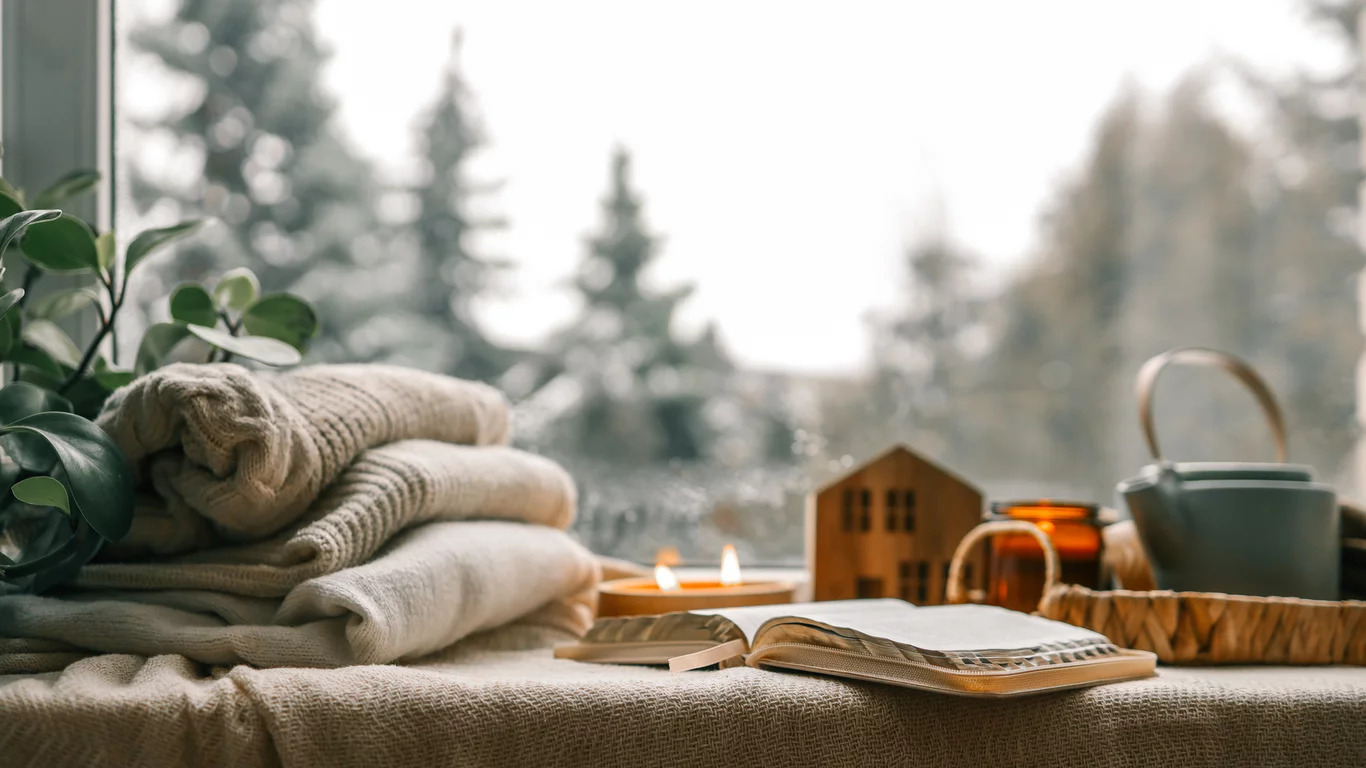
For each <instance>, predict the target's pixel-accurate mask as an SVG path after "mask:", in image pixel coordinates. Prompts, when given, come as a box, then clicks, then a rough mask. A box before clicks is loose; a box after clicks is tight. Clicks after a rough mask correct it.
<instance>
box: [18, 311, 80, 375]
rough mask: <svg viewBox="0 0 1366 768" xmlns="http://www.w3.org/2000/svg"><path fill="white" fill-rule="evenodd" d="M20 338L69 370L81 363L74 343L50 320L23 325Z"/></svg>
mask: <svg viewBox="0 0 1366 768" xmlns="http://www.w3.org/2000/svg"><path fill="white" fill-rule="evenodd" d="M20 338H22V339H23V340H24V341H27V342H28V343H30V344H32V345H33V346H35V347H37V348H38V349H41V350H42V351H44V352H46V353H47V354H48V355H49V356H50V357H51V358H52V359H53V360H56V361H57V362H59V363H61V364H62V365H65V366H67V367H70V368H75V367H76V366H78V365H80V362H81V350H80V348H79V347H77V346H76V342H74V341H72V340H71V337H70V336H67V335H66V331H63V330H62V329H61V328H58V327H57V324H56V323H54V322H52V321H51V320H30V321H29V322H27V323H25V324H24V330H23V332H22V333H21V334H20Z"/></svg>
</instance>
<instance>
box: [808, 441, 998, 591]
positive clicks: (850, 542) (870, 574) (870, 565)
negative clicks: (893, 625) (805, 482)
mask: <svg viewBox="0 0 1366 768" xmlns="http://www.w3.org/2000/svg"><path fill="white" fill-rule="evenodd" d="M982 510H983V507H982V493H981V491H979V490H977V489H976V488H975V487H973V486H972V485H971V484H970V483H968V482H966V481H965V480H963V479H962V478H960V477H958V476H957V475H955V474H953V473H952V472H949V471H948V470H946V469H944V468H943V467H940V466H939V465H937V464H935V463H933V462H931V461H929V460H928V459H925V458H924V457H922V456H920V455H918V454H916V453H915V452H914V451H912V450H911V449H910V448H908V447H906V446H904V445H896V446H893V447H891V448H889V449H888V450H886V451H884V452H883V453H881V454H880V455H878V456H876V457H874V458H873V459H871V460H869V461H868V462H866V463H864V464H863V465H862V466H859V467H855V468H854V469H852V470H850V471H849V473H848V474H846V475H844V476H843V477H840V478H838V479H835V480H833V481H831V482H829V483H827V484H826V485H824V486H822V487H821V488H818V489H816V490H815V491H813V492H812V493H811V494H810V495H809V496H808V497H807V501H806V557H807V567H808V569H809V571H810V574H811V593H812V599H814V600H849V599H853V598H869V597H899V598H901V599H903V600H907V601H909V602H912V603H915V604H917V605H938V604H941V603H943V602H944V589H945V586H946V584H947V582H948V572H949V561H950V560H951V559H952V558H953V551H954V548H955V547H957V546H958V542H959V541H961V540H962V538H963V537H964V536H966V535H967V533H968V531H970V530H972V528H973V527H974V526H976V525H977V524H978V523H980V522H981V521H982ZM980 549H981V548H979V550H978V551H977V552H975V553H974V555H973V557H972V559H970V560H969V561H968V562H967V563H966V564H965V566H964V569H963V574H964V581H965V582H966V583H965V586H966V587H967V589H968V590H974V589H979V588H980V587H981V584H982V580H983V578H984V574H985V570H986V569H985V566H984V561H985V559H984V557H983V555H982V553H981V551H980Z"/></svg>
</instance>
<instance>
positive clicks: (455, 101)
mask: <svg viewBox="0 0 1366 768" xmlns="http://www.w3.org/2000/svg"><path fill="white" fill-rule="evenodd" d="M459 56H460V35H459V33H458V32H457V34H456V37H455V40H454V41H453V42H452V45H451V57H450V62H449V63H448V64H447V67H446V73H445V79H444V81H443V83H442V86H441V94H440V96H439V97H438V99H437V101H436V104H435V105H434V107H433V108H432V109H431V110H430V111H428V112H427V114H426V115H425V116H424V117H423V120H422V129H421V130H422V148H421V152H422V153H423V155H424V157H425V160H426V166H425V168H424V174H423V176H424V178H423V180H422V182H421V183H420V184H419V185H417V186H416V187H415V188H414V189H413V192H414V194H415V195H416V197H417V204H418V212H417V218H416V220H414V221H413V223H412V229H413V230H414V231H415V235H416V240H417V269H416V270H415V273H414V277H415V280H414V284H413V289H412V293H411V294H410V296H411V300H410V301H409V302H407V303H406V308H407V310H408V311H412V312H415V313H417V314H418V315H420V316H422V317H423V318H424V319H426V320H427V321H428V322H429V323H430V325H431V332H430V333H429V334H428V335H427V338H424V339H423V340H422V343H423V344H428V345H448V346H449V347H450V350H449V354H448V356H447V358H446V359H447V362H446V365H445V366H444V367H445V371H444V372H445V373H449V374H452V375H455V376H461V377H464V378H468V379H476V380H482V381H488V380H492V379H494V378H495V377H497V376H499V375H500V374H502V373H503V372H504V371H505V370H507V368H508V366H510V365H511V364H512V363H513V362H514V354H515V353H513V352H511V351H509V350H506V349H503V348H501V347H500V346H499V345H497V344H495V343H493V342H492V341H490V340H489V339H488V337H486V336H485V335H484V333H483V331H482V330H481V328H480V327H479V323H478V321H477V320H476V318H475V316H474V306H473V304H474V299H475V298H476V297H477V296H478V295H480V294H481V293H483V292H484V291H486V290H487V289H488V288H489V287H490V284H491V282H492V281H493V279H494V278H495V277H496V275H497V273H498V272H499V271H502V270H504V269H506V268H507V267H508V264H507V263H506V262H501V261H496V260H493V259H490V258H488V257H484V256H480V255H478V254H476V253H475V250H474V245H475V244H474V243H473V242H472V240H473V239H474V237H475V236H477V235H478V234H479V233H480V232H481V231H483V230H488V229H494V228H499V227H502V226H504V222H503V221H502V220H499V219H480V218H478V217H476V216H475V214H474V213H473V212H472V211H471V210H470V209H471V202H472V200H471V199H472V198H473V197H475V196H476V195H477V194H479V193H480V192H484V191H486V190H485V189H481V188H479V187H477V186H476V185H475V184H474V182H472V181H471V180H470V179H469V178H468V170H467V166H468V163H469V160H470V158H471V156H472V155H473V154H474V153H475V152H477V151H478V149H479V148H480V146H481V145H482V144H483V142H484V137H483V132H482V130H481V129H480V127H479V125H478V122H477V120H476V117H475V115H474V114H473V108H472V105H471V97H470V93H469V90H468V88H467V87H466V85H465V81H464V77H463V75H462V74H461V71H460V62H459Z"/></svg>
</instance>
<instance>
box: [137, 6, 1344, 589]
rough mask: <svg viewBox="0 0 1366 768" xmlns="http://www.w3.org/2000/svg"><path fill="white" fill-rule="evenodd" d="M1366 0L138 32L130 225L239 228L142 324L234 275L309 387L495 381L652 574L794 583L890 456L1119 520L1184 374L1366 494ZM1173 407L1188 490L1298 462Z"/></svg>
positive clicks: (200, 259)
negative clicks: (304, 315)
mask: <svg viewBox="0 0 1366 768" xmlns="http://www.w3.org/2000/svg"><path fill="white" fill-rule="evenodd" d="M1356 7H1357V5H1356V4H1355V3H1327V4H1324V3H1317V4H1310V3H1300V2H1294V1H1293V0H1274V1H1273V0H1267V1H1266V2H1259V3H1247V2H1242V1H1240V0H1222V1H1216V0H1202V1H1195V0H1180V1H1179V2H1178V1H1176V0H1173V1H1171V2H1157V1H1155V0H1142V1H1139V0H1113V1H1112V2H1106V3H1095V2H1086V1H1085V0H1076V1H1072V2H1063V1H1062V0H1039V1H1037V2H1029V3H1018V2H1005V1H1004V0H1003V1H1002V2H988V3H881V2H833V1H832V2H816V3H782V2H746V3H725V4H722V3H706V2H703V3H692V4H656V3H637V2H628V1H625V0H622V1H620V2H606V1H603V0H591V1H586V2H575V3H551V2H545V3H521V2H479V3H434V2H427V1H425V0H389V2H386V3H384V4H383V5H382V10H381V7H380V6H376V5H375V4H373V3H353V2H344V1H343V0H319V2H309V1H308V0H212V2H210V1H209V0H183V1H181V2H177V1H176V0H157V1H155V2H154V1H151V0H149V1H147V2H139V3H122V4H120V5H119V7H118V16H119V17H118V20H117V24H118V43H117V69H116V71H117V77H118V81H117V89H116V94H117V97H116V98H117V103H116V107H117V117H118V135H117V151H118V158H119V169H120V170H119V178H118V186H117V188H118V193H119V200H118V206H117V217H118V218H117V222H118V229H119V231H120V232H134V231H137V230H138V229H140V228H142V227H145V226H152V225H162V224H167V223H170V222H172V221H175V220H177V219H180V218H184V217H189V216H200V215H209V216H213V217H216V218H217V219H218V220H219V223H218V224H217V225H215V226H213V227H211V228H209V229H207V230H205V231H204V233H203V234H202V235H201V236H199V237H198V238H197V239H196V240H195V241H193V243H191V244H187V245H184V246H182V247H179V248H177V249H176V250H175V251H174V252H173V253H171V252H168V253H167V254H165V255H162V256H159V257H158V261H157V263H156V264H155V265H154V268H149V269H146V270H144V271H143V272H142V275H141V277H140V278H139V280H138V282H137V283H136V284H135V286H134V291H135V295H136V297H137V301H138V303H139V307H138V312H137V313H133V314H134V316H133V317H132V318H130V320H129V321H128V325H127V328H126V330H124V331H122V332H123V333H124V334H125V337H126V336H127V335H128V334H133V335H134V337H136V333H137V331H138V327H139V326H141V325H145V324H146V323H148V322H152V321H155V320H158V319H161V318H164V317H165V315H166V312H167V309H166V298H165V297H166V296H167V294H168V293H169V291H170V289H171V288H173V287H174V285H175V284H176V283H177V282H179V281H182V280H189V279H203V278H205V277H206V276H211V275H213V274H216V273H219V272H222V271H224V270H226V269H229V268H232V267H237V266H249V267H250V268H251V269H253V270H254V271H255V272H256V273H257V275H259V277H260V280H261V282H262V284H263V287H264V288H265V289H266V290H268V291H270V290H276V291H278V290H291V291H295V292H297V293H299V294H301V295H303V296H305V297H307V298H309V299H310V300H312V301H313V302H315V303H316V305H317V307H318V310H319V314H320V316H321V318H322V322H323V331H322V333H321V335H320V336H319V338H318V339H317V340H316V343H315V344H314V345H313V347H312V349H311V351H310V353H309V359H310V360H312V361H316V362H326V361H342V360H346V361H360V362H391V363H397V364H403V365H410V366H416V367H420V368H424V369H428V370H433V371H442V372H447V373H451V374H453V375H457V376H464V377H469V378H475V379H480V380H485V381H489V382H492V383H494V384H495V385H497V386H498V387H500V388H501V389H502V390H503V391H505V392H506V393H507V395H508V398H509V400H510V401H511V402H512V403H513V404H514V407H515V424H516V432H517V437H516V440H517V443H518V444H519V445H520V446H522V447H525V448H528V449H531V450H535V451H538V452H541V453H544V454H547V455H550V456H552V457H554V458H555V459H557V460H558V461H560V462H562V463H563V464H564V465H565V466H566V467H568V468H569V470H570V471H571V472H572V473H573V475H574V476H575V478H576V480H577V482H578V483H579V493H580V516H579V520H578V522H577V524H576V532H577V534H578V535H579V536H580V537H581V538H582V539H583V540H584V541H585V542H586V543H588V544H589V545H590V546H592V547H593V548H594V549H595V550H597V551H599V552H603V553H606V554H610V555H615V556H619V557H624V558H630V559H635V560H642V561H648V560H651V559H652V558H654V557H655V556H656V553H657V552H658V551H659V550H660V549H662V548H665V547H674V548H676V549H677V550H678V551H679V553H680V554H681V556H682V557H683V559H684V560H685V561H688V562H704V563H713V562H715V560H716V557H717V555H718V553H719V552H720V548H721V546H722V545H723V544H725V543H734V544H736V545H737V547H738V548H739V550H740V554H741V559H742V560H743V561H745V562H748V563H770V564H784V563H799V562H801V560H802V556H803V552H802V550H803V541H804V536H803V532H802V524H803V509H804V498H805V494H806V493H807V492H808V490H810V489H811V488H812V487H814V486H816V485H818V484H820V483H822V482H824V481H826V480H828V479H830V478H833V477H836V476H838V475H839V474H840V473H841V472H844V471H847V470H848V469H849V468H851V467H853V466H855V465H857V464H858V463H859V462H861V461H862V460H863V459H866V458H869V457H871V456H873V455H875V454H876V453H877V452H879V451H880V450H881V449H882V448H884V447H886V446H888V445H890V444H892V443H894V442H905V443H907V444H908V445H910V446H911V447H912V448H913V449H915V450H916V451H918V452H920V453H922V454H924V455H926V456H929V457H931V458H933V459H934V460H936V461H938V462H940V463H942V464H943V465H945V466H947V467H949V468H951V469H953V470H954V471H955V472H956V473H958V474H960V475H962V476H964V477H966V478H967V479H969V480H970V481H972V482H973V483H975V484H977V485H979V486H980V487H981V488H982V489H983V490H984V492H985V494H986V495H987V497H988V498H993V499H999V498H1005V497H1038V496H1047V497H1054V498H1075V499H1078V500H1091V501H1100V502H1103V503H1107V504H1108V503H1112V502H1113V500H1114V490H1113V489H1114V485H1115V483H1116V482H1117V481H1119V480H1121V479H1123V478H1125V477H1127V476H1129V475H1132V474H1133V473H1134V472H1135V471H1136V470H1137V469H1138V468H1139V467H1140V466H1141V465H1142V464H1143V463H1145V462H1146V460H1147V456H1146V453H1145V451H1144V449H1143V443H1142V441H1141V439H1140V436H1139V433H1138V429H1137V418H1136V408H1135V403H1134V398H1133V394H1132V382H1133V377H1134V373H1135V372H1136V370H1137V368H1138V366H1139V365H1140V364H1141V363H1142V362H1143V361H1144V360H1145V359H1146V358H1148V357H1149V356H1151V355H1153V354H1155V353H1157V352H1160V351H1162V350H1164V349H1166V348H1169V347H1172V346H1179V345H1180V346H1184V345H1201V346H1212V347H1217V348H1219V349H1223V350H1227V351H1229V352H1233V353H1235V354H1237V355H1239V356H1242V357H1244V358H1246V359H1247V360H1249V361H1251V362H1252V363H1253V364H1254V365H1255V366H1256V367H1257V368H1258V369H1259V370H1260V371H1261V372H1262V373H1263V374H1264V375H1265V376H1266V378H1267V379H1268V380H1269V381H1270V382H1271V384H1272V385H1273V387H1274V388H1275V389H1276V391H1277V392H1278V393H1279V395H1280V398H1281V400H1282V403H1283V406H1284V408H1285V410H1286V412H1287V417H1288V420H1289V424H1290V433H1291V454H1290V455H1291V458H1292V459H1294V460H1296V461H1300V462H1304V463H1310V464H1313V465H1314V466H1315V467H1316V468H1317V469H1318V470H1319V472H1320V474H1322V475H1323V476H1325V477H1327V478H1328V479H1330V480H1335V481H1337V482H1339V483H1343V484H1345V485H1349V486H1350V485H1351V484H1352V483H1353V481H1354V477H1353V474H1352V472H1351V464H1350V461H1349V457H1350V455H1351V451H1352V448H1353V445H1354V441H1355V439H1356V422H1355V415H1354V414H1355V403H1354V397H1355V394H1354V392H1355V390H1354V384H1353V382H1354V375H1355V369H1356V365H1357V359H1358V355H1359V353H1360V351H1361V349H1360V347H1361V332H1360V330H1359V329H1358V323H1357V320H1356V316H1357V302H1356V278H1357V273H1358V271H1359V270H1360V268H1361V255H1360V253H1359V250H1358V248H1357V246H1356V245H1355V239H1354V238H1355V235H1354V233H1355V230H1356V212H1355V207H1354V206H1355V194H1356V185H1357V182H1358V180H1359V177H1360V174H1359V162H1358V149H1357V138H1358V129H1357V124H1356V110H1357V108H1358V107H1357V105H1358V87H1357V83H1356V79H1355V76H1354V73H1355V72H1356V68H1357V66H1358V61H1357V55H1356V41H1355V39H1354V35H1355V30H1356V27H1355V25H1354V16H1355V9H1356ZM1157 401H1158V426H1159V431H1160V432H1161V434H1162V440H1163V446H1164V449H1165V450H1166V452H1167V454H1168V455H1169V456H1171V457H1174V458H1179V459H1225V460H1228V459H1259V458H1261V459H1270V458H1271V456H1272V453H1271V444H1270V437H1269V434H1268V431H1267V429H1266V427H1265V426H1264V423H1263V421H1262V419H1261V417H1260V416H1259V415H1258V413H1257V411H1256V406H1255V404H1254V402H1253V400H1252V399H1251V398H1250V397H1249V396H1247V395H1246V394H1245V393H1243V392H1241V391H1240V390H1239V389H1238V387H1237V385H1236V383H1234V382H1233V381H1232V380H1227V381H1226V380H1224V379H1223V378H1220V375H1219V374H1217V373H1214V372H1210V371H1191V370H1175V371H1173V372H1172V373H1171V374H1169V375H1168V376H1164V378H1163V382H1162V386H1161V389H1160V391H1159V393H1158V397H1157ZM929 513H930V512H929V511H928V510H921V511H920V514H929ZM907 520H908V521H909V520H910V518H909V517H908V518H907ZM906 525H908V526H909V525H910V522H907V523H906Z"/></svg>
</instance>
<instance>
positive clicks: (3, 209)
mask: <svg viewBox="0 0 1366 768" xmlns="http://www.w3.org/2000/svg"><path fill="white" fill-rule="evenodd" d="M22 210H24V205H23V203H20V202H19V201H18V200H15V199H14V197H13V196H11V195H10V194H9V193H7V192H0V219H3V218H8V217H10V216H13V215H14V214H16V213H18V212H20V211H22Z"/></svg>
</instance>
